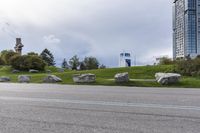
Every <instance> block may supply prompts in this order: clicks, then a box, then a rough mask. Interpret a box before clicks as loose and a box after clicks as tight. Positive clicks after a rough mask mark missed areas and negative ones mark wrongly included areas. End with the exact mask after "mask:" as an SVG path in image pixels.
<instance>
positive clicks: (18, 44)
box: [15, 38, 24, 55]
mask: <svg viewBox="0 0 200 133" xmlns="http://www.w3.org/2000/svg"><path fill="white" fill-rule="evenodd" d="M23 47H24V45H23V44H22V42H21V38H16V45H15V52H16V53H19V54H20V55H21V54H22V48H23Z"/></svg>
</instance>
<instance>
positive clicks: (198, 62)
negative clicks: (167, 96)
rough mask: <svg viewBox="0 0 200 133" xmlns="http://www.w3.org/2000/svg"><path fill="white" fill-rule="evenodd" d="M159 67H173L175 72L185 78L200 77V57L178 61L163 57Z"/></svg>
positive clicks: (188, 57)
mask: <svg viewBox="0 0 200 133" xmlns="http://www.w3.org/2000/svg"><path fill="white" fill-rule="evenodd" d="M159 65H173V66H174V69H173V72H177V73H180V74H182V75H185V76H200V55H198V56H197V57H196V58H191V57H190V56H187V57H185V58H179V59H176V60H172V59H170V58H167V57H163V58H161V59H160V61H159Z"/></svg>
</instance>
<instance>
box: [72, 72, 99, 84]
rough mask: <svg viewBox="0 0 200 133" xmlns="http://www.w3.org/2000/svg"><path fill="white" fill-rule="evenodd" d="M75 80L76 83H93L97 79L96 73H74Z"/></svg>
mask: <svg viewBox="0 0 200 133" xmlns="http://www.w3.org/2000/svg"><path fill="white" fill-rule="evenodd" d="M73 81H74V82H75V83H93V82H95V81H96V76H95V74H91V73H88V74H75V75H73Z"/></svg>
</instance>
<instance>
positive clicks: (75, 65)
mask: <svg viewBox="0 0 200 133" xmlns="http://www.w3.org/2000/svg"><path fill="white" fill-rule="evenodd" d="M69 64H70V67H71V69H72V70H77V69H78V67H79V65H80V61H79V58H78V57H77V55H75V56H73V57H72V58H71V59H70V60H69Z"/></svg>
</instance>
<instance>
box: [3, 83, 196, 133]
mask: <svg viewBox="0 0 200 133" xmlns="http://www.w3.org/2000/svg"><path fill="white" fill-rule="evenodd" d="M199 132H200V89H177V88H168V89H167V88H135V87H106V86H105V87H103V86H68V85H48V84H0V133H199Z"/></svg>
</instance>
